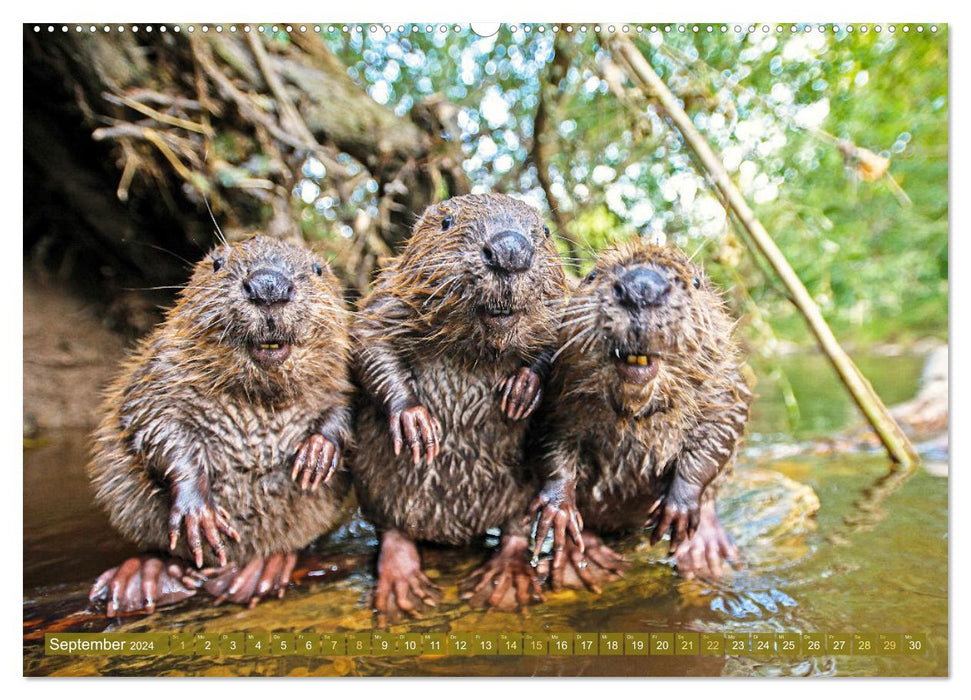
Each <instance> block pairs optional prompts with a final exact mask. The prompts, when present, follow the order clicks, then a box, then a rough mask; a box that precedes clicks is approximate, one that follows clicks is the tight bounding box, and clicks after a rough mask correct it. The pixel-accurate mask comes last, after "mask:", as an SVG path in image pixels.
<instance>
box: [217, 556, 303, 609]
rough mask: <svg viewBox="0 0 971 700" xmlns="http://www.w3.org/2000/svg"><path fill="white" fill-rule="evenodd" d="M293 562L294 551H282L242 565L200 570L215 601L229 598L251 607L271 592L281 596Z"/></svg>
mask: <svg viewBox="0 0 971 700" xmlns="http://www.w3.org/2000/svg"><path fill="white" fill-rule="evenodd" d="M296 563H297V554H296V552H284V553H278V554H271V555H269V556H268V557H253V558H252V559H250V560H249V562H247V564H246V565H245V566H243V567H240V566H238V565H236V564H231V565H229V566H225V567H222V568H220V569H204V570H203V571H202V574H203V575H204V576H207V577H208V579H209V580H207V581H206V583H205V588H206V591H207V592H209V593H210V594H212V595H214V596H215V597H216V605H221V604H222V603H224V602H225V601H227V600H228V601H230V602H233V603H238V604H240V605H248V606H249V607H250V608H252V607H255V606H256V604H257V603H259V602H260V601H261V600H262V599H263V598H265V597H266V596H267V595H270V594H271V593H275V594H276V596H277V598H282V597H283V596H284V594H285V593H286V592H287V586H288V585H289V583H290V576H291V575H292V574H293V567H294V566H295V565H296Z"/></svg>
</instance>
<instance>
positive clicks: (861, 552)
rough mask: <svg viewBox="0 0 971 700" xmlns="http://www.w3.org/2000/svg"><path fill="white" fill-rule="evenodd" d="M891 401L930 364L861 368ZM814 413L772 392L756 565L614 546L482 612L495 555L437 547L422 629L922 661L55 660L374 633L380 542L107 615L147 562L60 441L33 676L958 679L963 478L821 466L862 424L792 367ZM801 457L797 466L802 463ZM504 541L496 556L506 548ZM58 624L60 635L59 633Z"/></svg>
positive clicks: (44, 517)
mask: <svg viewBox="0 0 971 700" xmlns="http://www.w3.org/2000/svg"><path fill="white" fill-rule="evenodd" d="M862 364H863V365H864V369H865V371H867V372H868V374H869V376H870V377H871V379H872V381H873V383H874V385H875V387H876V388H877V390H878V391H881V392H882V393H883V394H884V395H885V397H886V399H887V401H888V402H890V403H892V402H895V401H899V400H903V399H906V398H909V397H910V396H912V395H913V393H914V391H915V389H916V385H917V378H918V375H919V370H920V359H919V358H910V357H897V358H887V357H882V358H869V359H868V360H866V361H865V362H863V363H862ZM784 369H785V370H786V373H787V376H788V377H789V380H790V382H791V384H792V386H793V390H794V391H795V393H796V396H797V397H798V398H799V402H800V414H801V419H800V422H799V424H797V425H795V426H792V425H791V424H790V423H789V421H788V419H787V418H786V412H785V408H784V404H783V402H782V400H781V398H780V396H779V394H778V392H777V391H776V389H775V387H774V384H773V383H772V382H771V381H768V380H766V381H763V382H762V383H761V384H760V386H759V393H760V399H759V402H758V404H757V406H756V409H755V412H754V416H753V420H752V423H751V426H750V440H749V442H748V447H747V448H746V452H745V455H744V458H743V460H742V464H741V465H740V468H739V470H738V478H737V479H736V481H735V483H734V485H733V486H732V487H731V488H730V489H729V490H728V491H726V493H725V494H724V497H723V498H722V499H721V504H720V509H719V510H720V514H721V516H722V518H723V520H724V522H725V525H726V527H727V529H728V530H729V532H730V533H731V534H732V536H733V537H734V538H735V539H736V541H737V542H738V544H739V545H740V547H741V549H742V550H743V553H744V562H743V563H742V564H741V565H740V566H739V567H738V568H737V569H736V570H735V571H734V572H732V573H731V574H730V575H729V576H727V577H726V578H725V579H723V580H722V581H718V582H714V581H686V580H684V579H682V578H680V577H679V576H677V575H676V574H675V573H674V571H673V569H672V568H671V566H670V562H669V561H668V560H667V559H666V558H665V557H664V550H663V548H662V547H661V546H659V547H657V548H654V549H652V548H650V547H649V546H648V545H647V543H646V542H645V541H644V538H640V537H631V538H627V539H625V540H622V541H619V542H616V543H614V544H615V546H616V547H617V548H618V549H619V550H620V551H622V552H623V553H624V554H626V555H627V556H628V557H629V558H630V559H631V560H632V561H633V566H632V569H631V571H630V572H629V574H628V575H627V577H626V578H625V579H624V580H623V581H621V582H619V583H617V584H615V585H613V586H611V587H609V588H607V589H606V590H605V592H604V594H603V595H601V596H599V597H598V596H594V595H592V594H589V593H586V592H564V593H561V594H556V595H549V596H548V598H547V601H546V603H544V604H542V605H539V606H535V607H534V608H532V609H531V610H530V611H529V614H528V615H527V616H523V615H520V614H515V613H498V612H489V613H483V612H480V611H474V610H471V609H469V608H468V607H467V606H466V605H465V604H464V603H462V602H461V601H459V600H458V598H457V595H456V592H455V583H456V581H457V580H458V579H459V578H460V577H461V576H462V575H464V574H467V573H468V572H469V571H471V570H472V569H473V568H474V567H475V566H477V565H478V564H479V563H480V562H481V561H482V560H483V558H484V557H485V556H486V554H485V553H484V550H483V549H482V548H481V547H480V548H471V549H469V550H464V551H449V550H440V549H428V550H425V551H424V552H423V556H424V557H425V561H426V566H428V567H429V569H430V575H431V576H433V577H435V578H437V579H438V581H439V583H440V584H442V585H443V586H444V587H445V590H446V598H445V600H444V602H443V603H442V605H440V606H439V608H438V609H437V610H436V611H435V613H434V614H433V615H429V616H427V617H426V618H425V619H423V620H421V621H418V622H412V623H410V624H404V625H399V626H396V627H394V628H392V631H406V632H468V631H471V632H493V631H496V632H506V631H514V632H515V631H527V632H529V631H535V632H564V631H601V632H604V631H606V632H613V631H616V632H658V631H703V632H731V631H741V632H804V633H805V632H823V633H850V632H871V633H881V632H908V633H916V634H925V635H927V640H928V646H929V650H928V653H927V654H925V655H923V656H919V657H905V656H894V657H864V656H837V657H833V656H826V655H821V656H816V657H811V658H810V657H786V658H783V657H757V658H756V657H727V658H726V657H632V656H627V657H604V656H601V657H582V656H578V657H570V658H555V657H491V658H490V657H483V656H476V657H471V658H457V657H420V658H407V657H342V658H328V657H283V658H276V657H272V658H265V659H254V658H253V657H244V658H235V659H234V658H226V657H222V658H214V659H202V658H199V657H195V658H194V657H175V656H167V657H164V658H124V657H121V658H112V659H91V658H88V659H83V658H68V657H45V656H44V654H43V647H42V645H41V643H40V642H39V641H37V640H36V639H34V637H36V636H38V634H39V633H41V632H42V631H43V630H44V629H71V630H75V631H88V630H90V631H99V630H104V629H109V630H114V631H128V632H147V631H165V632H169V631H171V632H175V631H179V632H236V631H256V630H263V631H270V630H273V631H291V632H292V631H305V630H312V631H317V632H331V631H367V630H371V629H372V620H371V615H370V612H369V611H368V609H367V606H366V604H365V603H366V600H367V594H368V590H369V588H370V586H371V584H372V582H373V577H372V568H373V558H372V557H373V553H374V549H373V548H374V545H375V543H376V541H375V537H374V532H373V531H372V530H371V529H370V527H369V526H368V525H367V524H366V523H363V522H362V521H360V520H359V519H355V520H353V521H352V522H351V523H349V524H348V525H346V526H345V527H343V528H342V529H341V530H340V531H339V532H337V533H336V534H335V535H333V536H331V537H329V538H327V539H326V540H325V541H323V542H322V543H320V544H318V545H317V547H316V548H315V549H314V551H313V553H312V556H311V557H309V558H307V561H309V562H310V564H309V569H308V568H307V567H304V571H303V574H304V576H303V578H302V580H301V582H300V584H299V585H298V586H296V587H295V588H294V589H293V590H291V591H290V593H289V594H288V596H287V597H286V598H285V599H284V600H282V601H272V602H268V603H264V604H262V605H260V606H258V607H257V608H256V609H254V610H243V609H241V608H237V607H222V608H212V607H211V606H209V605H207V604H206V601H205V600H203V599H202V598H201V596H200V597H198V598H197V599H195V600H189V601H186V602H185V603H182V604H180V605H178V606H175V607H173V608H170V609H167V610H164V611H162V612H160V613H157V614H156V615H153V616H151V617H148V618H144V617H134V618H127V619H125V620H106V619H105V618H104V617H103V616H99V615H97V614H92V613H91V612H90V611H87V606H86V605H85V604H84V601H83V596H84V592H85V590H86V588H87V585H89V584H90V581H91V580H92V579H93V578H94V577H95V576H96V575H97V574H98V573H100V572H101V571H102V570H103V569H105V568H107V567H108V566H111V565H114V564H117V563H118V561H119V560H120V558H122V557H124V556H125V555H127V554H129V553H132V550H131V549H130V548H128V547H127V546H126V545H125V544H124V543H122V542H121V541H120V540H119V539H118V538H117V537H116V536H115V535H114V533H113V532H112V531H111V530H110V528H109V527H108V525H107V523H106V520H105V518H104V516H102V515H101V514H100V513H99V512H98V511H97V510H95V509H94V508H93V507H92V505H91V502H90V493H89V491H88V488H87V483H86V481H85V479H84V476H83V463H84V456H85V454H86V436H84V435H81V434H77V433H65V434H57V435H49V436H47V437H46V440H45V442H44V444H42V445H41V446H38V447H33V448H30V449H27V450H25V453H24V596H25V598H24V623H25V643H24V671H25V673H28V674H31V675H48V674H55V675H86V674H119V675H130V674H135V675H165V674H180V675H181V674H199V675H248V674H258V675H263V674H274V675H359V674H374V675H391V674H397V675H414V674H443V675H470V674H489V675H533V674H542V675H578V674H584V675H603V674H614V675H617V674H619V675H644V674H650V675H676V676H680V675H834V674H835V675H873V674H879V675H941V674H946V673H947V646H946V644H947V552H948V541H947V534H948V533H947V522H948V518H947V508H948V492H947V479H945V478H940V477H935V476H931V475H930V474H929V473H928V472H926V471H924V470H921V471H920V472H918V473H916V474H915V475H914V476H912V477H910V478H909V479H906V480H900V481H898V482H892V481H888V480H886V479H882V477H883V476H884V475H885V474H886V472H887V464H886V462H885V461H884V459H883V458H882V457H881V456H880V455H879V454H867V453H854V454H848V455H847V454H844V455H828V456H821V455H816V454H814V453H813V452H812V450H810V449H808V446H807V444H808V440H809V439H810V438H811V437H812V436H815V435H824V434H827V433H831V432H832V431H835V430H840V429H842V428H844V427H846V426H847V425H850V424H851V423H853V422H854V421H856V420H857V419H856V415H855V413H854V409H853V407H852V405H851V404H850V403H849V402H848V401H847V400H846V399H845V398H844V397H843V395H842V393H841V390H840V389H839V386H838V384H837V383H836V381H835V379H834V378H833V377H832V374H831V372H830V370H829V369H828V367H827V366H826V365H825V363H824V361H823V360H822V359H821V358H818V357H815V356H807V357H795V358H787V359H786V360H785V361H784ZM785 455H788V456H785ZM489 544H490V543H489V542H486V543H485V546H489ZM51 625H55V627H53V628H52V627H51Z"/></svg>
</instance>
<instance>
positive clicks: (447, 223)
mask: <svg viewBox="0 0 971 700" xmlns="http://www.w3.org/2000/svg"><path fill="white" fill-rule="evenodd" d="M451 227H452V217H451V215H449V214H446V215H445V218H444V219H442V230H443V231H448V230H449V229H450V228H451Z"/></svg>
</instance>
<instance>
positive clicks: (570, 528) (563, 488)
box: [524, 479, 584, 565]
mask: <svg viewBox="0 0 971 700" xmlns="http://www.w3.org/2000/svg"><path fill="white" fill-rule="evenodd" d="M530 518H535V527H536V535H535V540H534V544H533V553H532V554H533V561H534V562H535V561H536V559H537V558H538V557H539V553H540V550H541V549H542V548H543V543H544V542H545V541H546V537H547V535H548V534H549V532H550V530H551V529H552V530H553V551H554V552H555V554H554V558H557V557H558V558H559V560H560V564H561V565H562V552H563V550H564V548H565V547H566V533H567V532H569V533H570V537H572V538H573V542H574V543H575V544H576V546H577V547H578V548H579V550H580V553H581V554H583V546H584V545H583V537H582V536H581V532H582V530H583V517H582V516H581V515H580V512H579V511H578V510H577V506H576V483H575V482H574V481H572V480H567V479H557V480H553V481H549V482H547V483H546V485H544V486H543V489H542V490H541V491H540V493H539V495H538V496H537V497H536V498H535V499H533V502H532V503H531V504H530V505H529V515H527V516H526V518H525V520H524V524H526V523H528V522H529V519H530Z"/></svg>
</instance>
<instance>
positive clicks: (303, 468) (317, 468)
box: [290, 434, 341, 491]
mask: <svg viewBox="0 0 971 700" xmlns="http://www.w3.org/2000/svg"><path fill="white" fill-rule="evenodd" d="M340 458H341V449H340V447H339V446H338V445H337V443H336V442H334V441H333V440H331V439H329V438H326V437H324V436H323V435H319V434H316V435H311V436H310V437H309V438H307V439H306V440H304V441H303V442H302V443H300V447H299V449H298V450H297V458H296V459H295V460H294V461H293V471H291V472H290V480H291V481H296V480H297V479H298V477H302V478H300V490H301V491H306V490H307V488H308V487H309V488H310V490H311V491H316V490H317V487H318V486H320V485H321V484H326V483H327V482H328V481H329V480H330V477H331V476H333V474H334V472H335V471H337V465H338V463H339V462H340Z"/></svg>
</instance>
